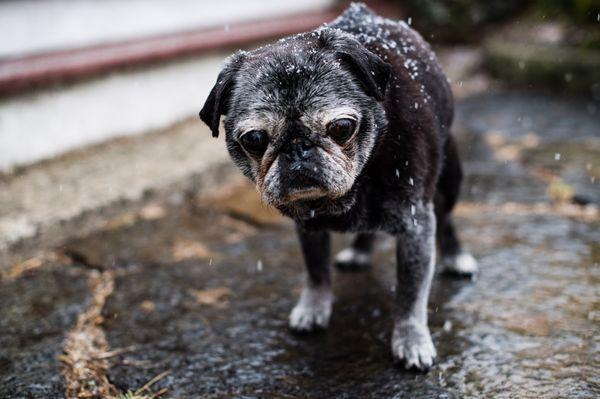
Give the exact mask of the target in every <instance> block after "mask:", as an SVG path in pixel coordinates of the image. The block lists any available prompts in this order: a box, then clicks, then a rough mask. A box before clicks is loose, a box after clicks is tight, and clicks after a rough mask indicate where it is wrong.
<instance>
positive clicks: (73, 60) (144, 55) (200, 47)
mask: <svg viewBox="0 0 600 399" xmlns="http://www.w3.org/2000/svg"><path fill="white" fill-rule="evenodd" d="M338 13H339V10H325V11H320V12H312V13H307V14H302V15H297V16H292V17H277V19H274V20H270V21H257V22H248V23H241V24H237V25H232V26H231V27H230V28H229V29H228V30H226V29H225V28H224V27H223V26H221V27H219V28H213V29H203V30H195V31H188V32H180V33H176V34H169V35H164V36H158V37H153V38H145V39H139V40H132V41H128V42H122V43H116V44H107V45H101V46H94V47H87V48H82V49H75V50H68V51H59V52H52V53H47V54H39V55H34V56H28V57H23V58H19V59H5V60H0V94H6V93H11V92H16V91H19V90H23V89H26V88H30V87H37V86H42V85H47V84H50V83H53V82H56V81H66V80H74V79H79V78H83V77H86V76H89V75H95V74H100V73H104V72H107V71H110V70H112V69H115V68H119V67H124V66H131V65H143V64H148V63H152V62H158V61H164V60H168V59H171V58H174V57H179V56H185V55H190V54H196V53H202V52H205V51H211V50H212V51H214V50H221V49H225V48H231V47H239V46H242V45H245V44H248V43H252V42H257V41H261V40H266V39H271V38H273V37H279V36H286V35H289V34H292V33H296V32H302V31H306V30H310V29H313V28H315V27H316V26H318V25H320V24H322V23H323V22H327V21H330V20H332V19H333V18H335V17H336V16H337V15H338Z"/></svg>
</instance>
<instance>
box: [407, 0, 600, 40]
mask: <svg viewBox="0 0 600 399" xmlns="http://www.w3.org/2000/svg"><path fill="white" fill-rule="evenodd" d="M397 1H400V0H397ZM402 4H403V5H404V6H406V10H407V13H408V16H410V17H412V20H413V21H414V24H415V26H416V27H417V28H418V29H419V30H420V31H421V32H423V33H424V34H425V36H426V37H427V38H428V39H434V40H440V41H457V40H458V41H477V40H478V39H480V38H481V36H482V35H481V30H482V29H484V28H485V27H486V26H487V25H489V24H492V23H494V22H498V21H502V20H505V19H508V18H509V17H511V16H514V15H516V14H518V13H519V12H522V11H525V10H528V11H529V13H530V14H531V15H535V16H537V17H543V18H548V19H553V18H557V19H563V20H568V21H570V22H572V23H574V24H599V25H598V26H600V22H599V21H598V18H599V17H598V14H599V13H600V0H489V1H486V0H405V1H402Z"/></svg>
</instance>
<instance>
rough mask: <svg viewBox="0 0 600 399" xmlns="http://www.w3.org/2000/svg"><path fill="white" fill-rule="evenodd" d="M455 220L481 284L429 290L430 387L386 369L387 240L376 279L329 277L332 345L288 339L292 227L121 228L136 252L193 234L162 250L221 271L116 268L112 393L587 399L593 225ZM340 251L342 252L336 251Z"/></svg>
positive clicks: (178, 214)
mask: <svg viewBox="0 0 600 399" xmlns="http://www.w3.org/2000/svg"><path fill="white" fill-rule="evenodd" d="M250 189H251V188H250ZM459 215H460V216H459V218H458V224H459V226H460V227H461V231H462V232H463V236H464V237H465V241H466V242H467V243H468V244H469V246H470V247H471V248H473V250H474V253H475V255H476V256H477V258H478V259H479V261H480V263H481V268H482V272H481V275H480V277H479V279H478V280H477V281H475V282H471V281H466V280H460V279H458V280H457V279H452V278H447V277H444V276H437V278H436V280H435V283H434V286H433V291H432V297H431V301H430V305H429V309H430V325H431V328H432V333H433V337H434V341H435V342H436V344H437V348H438V353H439V362H438V364H437V366H436V367H435V368H434V369H433V370H432V371H431V372H430V373H429V374H427V375H421V374H415V373H411V372H405V371H404V370H401V369H398V368H395V367H394V366H393V365H392V359H391V356H390V355H389V345H388V343H389V338H390V329H391V312H392V294H393V289H394V262H393V252H394V245H393V240H392V239H390V238H386V237H384V236H382V240H381V241H380V243H379V245H378V247H379V248H378V254H377V258H376V262H375V265H374V268H373V270H371V271H369V272H366V273H355V274H353V273H350V274H344V273H336V276H335V280H336V284H335V287H336V288H335V293H336V298H337V299H336V303H335V307H334V315H333V318H332V323H331V326H330V328H329V330H328V331H324V332H321V333H318V334H316V335H312V336H298V335H294V334H291V333H290V332H289V331H288V329H287V315H288V312H289V310H290V309H291V307H292V306H293V304H294V302H295V300H296V297H297V295H298V293H299V289H300V286H301V281H302V280H301V277H302V263H301V255H300V253H299V250H298V247H297V244H296V239H295V237H294V235H293V229H292V228H291V226H290V225H285V224H284V225H282V226H279V227H271V228H262V229H257V230H253V231H252V232H250V233H248V232H246V233H245V236H244V238H243V239H242V240H239V241H238V240H232V242H224V239H223V237H227V236H231V235H232V234H234V230H235V228H231V227H230V230H228V229H227V228H225V229H223V227H222V226H224V225H225V226H226V225H227V224H228V222H226V221H225V220H227V219H228V217H227V216H224V215H222V214H216V213H215V212H213V211H212V210H211V209H205V210H200V211H198V210H196V211H195V212H194V213H193V214H190V213H189V212H188V211H187V210H186V209H185V208H184V209H182V208H179V209H176V210H175V209H173V210H170V211H169V212H168V216H166V217H165V219H164V220H161V221H155V222H153V223H147V224H139V225H134V226H131V227H129V228H128V229H126V231H127V233H126V234H123V235H122V242H121V244H120V245H125V244H126V242H127V237H131V236H144V237H146V239H147V240H148V241H149V242H154V239H155V238H154V237H164V236H168V235H169V234H167V232H168V231H170V227H165V226H179V225H183V226H200V225H202V226H203V228H198V229H192V230H189V231H188V230H187V229H186V228H183V229H182V230H178V231H171V234H174V235H178V234H185V235H186V236H187V239H188V240H189V241H190V242H201V243H202V244H203V245H204V246H205V248H206V249H207V250H208V251H209V253H211V254H213V255H212V256H214V257H209V258H204V259H197V258H196V259H194V258H190V259H185V260H180V261H156V262H149V261H148V260H143V261H139V259H140V256H139V255H137V254H135V253H133V254H128V256H130V257H128V256H125V255H122V256H121V258H120V259H117V260H116V261H115V267H120V268H121V271H122V273H120V277H117V279H116V286H115V292H114V293H113V294H112V295H111V297H110V298H109V300H108V303H107V305H106V306H105V309H104V317H105V319H106V321H105V323H104V325H103V328H104V330H105V332H106V334H107V338H108V340H109V342H110V346H111V347H112V348H128V351H127V352H125V353H123V354H122V355H120V356H118V357H117V358H115V359H113V361H112V367H111V369H110V372H109V377H110V380H111V382H112V383H113V384H115V385H116V386H117V387H118V388H120V389H122V390H127V389H132V388H135V387H139V386H142V385H143V384H144V383H146V382H147V381H148V380H149V379H150V378H152V377H153V376H155V375H158V374H160V373H161V372H164V371H166V370H170V371H171V373H170V374H169V375H168V376H167V377H165V378H164V379H162V380H161V381H159V382H158V383H157V385H156V388H157V389H158V388H163V387H165V388H168V389H169V394H170V395H172V396H173V397H197V396H203V397H205V396H206V397H230V396H232V395H233V396H247V397H281V396H288V397H405V396H406V395H409V396H411V397H423V398H428V397H435V398H439V397H462V396H464V395H468V396H479V397H496V396H501V395H502V394H506V393H512V394H520V395H525V396H527V395H530V396H531V395H533V396H537V395H540V396H544V395H549V396H554V395H558V396H567V397H589V395H590V394H591V393H592V392H594V390H595V389H596V388H597V383H598V381H597V377H596V374H597V373H596V371H597V364H596V363H595V362H597V360H596V358H597V357H598V348H597V344H598V342H597V336H595V335H594V334H595V332H596V330H597V323H598V319H597V313H596V312H597V297H596V294H597V292H596V291H597V283H598V275H599V273H598V272H599V270H598V260H599V259H598V248H597V245H598V244H597V243H598V242H600V233H599V232H600V229H599V228H598V227H600V226H599V224H600V223H598V221H592V222H582V221H577V220H574V219H570V218H566V217H562V216H558V215H538V216H531V215H527V214H514V215H511V214H510V213H506V212H503V211H502V212H501V211H499V212H498V213H490V212H486V213H480V212H471V211H469V209H468V208H466V209H462V210H461V211H460V212H459ZM229 224H231V225H233V226H235V224H234V223H229ZM238 228H242V227H240V226H238ZM242 229H243V228H242ZM219 231H220V232H222V235H219V234H217V232H219ZM234 237H235V236H234ZM88 240H90V241H93V242H101V241H103V239H102V238H101V237H90V238H88ZM225 241H227V240H225ZM344 241H345V239H344V238H343V237H340V236H337V237H336V245H335V247H336V248H337V249H339V248H341V247H342V246H343V243H344ZM74 245H83V243H81V242H79V243H77V244H74ZM111 245H114V246H115V249H116V248H118V247H119V246H120V245H119V243H118V242H112V244H111ZM165 250H166V251H168V247H167V248H166V249H165ZM163 256H164V259H166V258H168V257H169V256H172V254H169V253H168V252H165V253H163Z"/></svg>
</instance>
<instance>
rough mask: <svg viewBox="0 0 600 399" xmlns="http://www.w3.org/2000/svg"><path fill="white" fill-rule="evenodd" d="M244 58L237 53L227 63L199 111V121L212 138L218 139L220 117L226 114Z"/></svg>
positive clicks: (240, 53)
mask: <svg viewBox="0 0 600 399" xmlns="http://www.w3.org/2000/svg"><path fill="white" fill-rule="evenodd" d="M244 58H245V57H244V54H243V53H242V52H238V53H236V54H234V55H233V56H232V57H231V58H230V59H229V60H228V61H227V63H226V64H225V66H224V67H223V70H222V71H221V73H219V76H218V77H217V83H215V85H214V86H213V88H212V90H211V91H210V94H209V95H208V98H207V99H206V102H205V103H204V106H203V107H202V110H201V111H200V119H202V121H203V122H204V123H206V124H207V125H208V126H209V127H210V130H211V131H212V135H213V137H219V122H220V121H221V115H225V114H226V113H227V109H228V106H229V97H230V95H231V89H232V88H233V85H234V83H235V77H236V75H237V72H238V71H239V69H240V66H241V65H242V63H243V60H244Z"/></svg>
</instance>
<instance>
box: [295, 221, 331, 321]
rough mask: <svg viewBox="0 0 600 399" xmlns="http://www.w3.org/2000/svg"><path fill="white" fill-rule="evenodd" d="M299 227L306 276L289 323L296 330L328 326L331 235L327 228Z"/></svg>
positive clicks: (329, 313) (329, 312)
mask: <svg viewBox="0 0 600 399" xmlns="http://www.w3.org/2000/svg"><path fill="white" fill-rule="evenodd" d="M297 231H298V236H299V238H300V244H301V246H302V253H303V255H304V262H305V264H306V271H307V279H306V283H305V285H304V288H303V289H302V294H301V295H300V299H299V300H298V303H297V304H296V306H295V307H294V309H293V310H292V313H290V327H291V328H292V329H293V330H295V331H312V330H314V329H317V328H325V327H327V325H328V324H329V317H330V316H331V306H332V303H333V293H332V291H331V274H330V271H329V252H330V243H329V241H330V238H329V233H328V232H326V231H305V230H302V229H301V228H298V229H297Z"/></svg>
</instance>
